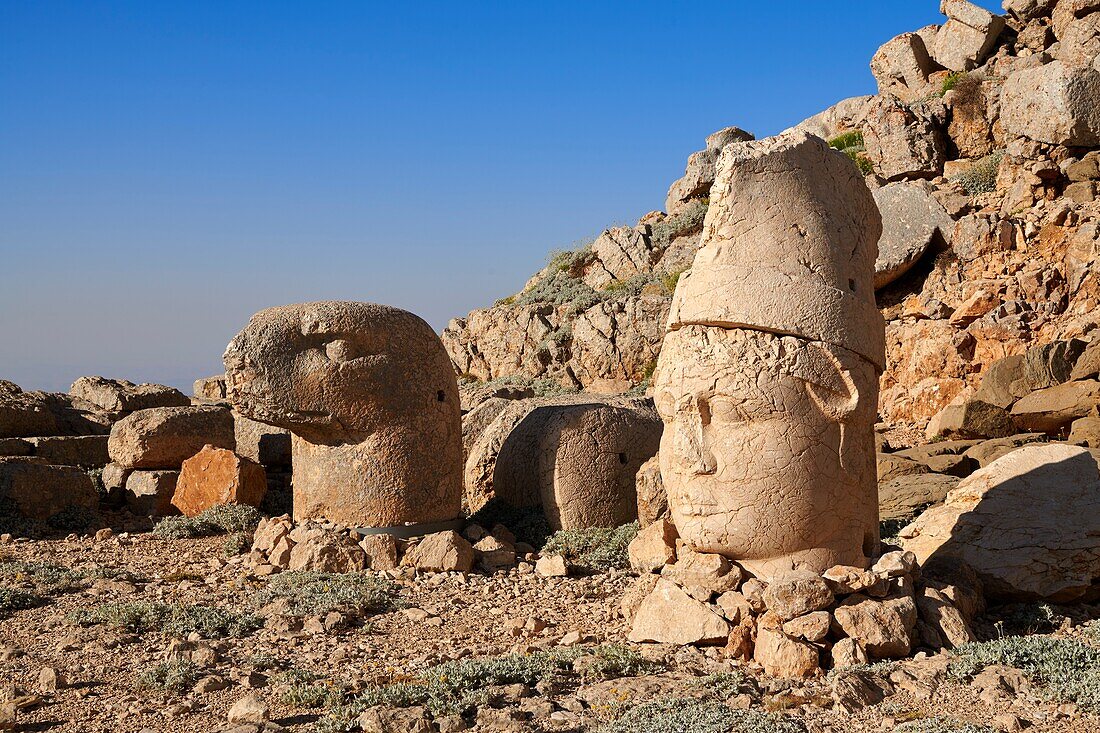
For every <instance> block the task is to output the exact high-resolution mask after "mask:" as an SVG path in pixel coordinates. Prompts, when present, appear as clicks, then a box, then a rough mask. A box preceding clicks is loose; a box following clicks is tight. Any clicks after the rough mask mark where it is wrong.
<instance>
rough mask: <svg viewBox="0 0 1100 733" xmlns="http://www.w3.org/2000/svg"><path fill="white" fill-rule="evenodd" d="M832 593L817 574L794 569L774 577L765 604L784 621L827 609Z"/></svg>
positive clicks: (765, 596) (767, 590)
mask: <svg viewBox="0 0 1100 733" xmlns="http://www.w3.org/2000/svg"><path fill="white" fill-rule="evenodd" d="M832 602H833V592H832V591H831V590H830V589H829V586H828V584H827V583H826V582H825V579H824V578H822V577H821V576H820V575H818V574H817V573H815V572H812V571H808V570H795V571H792V572H789V573H785V574H784V575H781V576H778V577H776V578H774V579H773V580H772V581H771V582H770V583H769V584H768V587H767V589H766V590H765V591H764V603H765V604H766V605H767V607H768V610H769V611H770V612H772V613H774V614H775V615H776V616H777V617H778V618H779V619H780V620H781V621H790V620H791V619H793V618H795V617H796V616H802V615H803V614H807V613H811V612H813V611H820V610H822V609H825V608H828V607H829V606H830V605H831V604H832Z"/></svg>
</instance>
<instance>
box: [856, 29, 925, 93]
mask: <svg viewBox="0 0 1100 733" xmlns="http://www.w3.org/2000/svg"><path fill="white" fill-rule="evenodd" d="M935 69H936V63H935V62H934V61H932V59H931V58H930V57H929V55H928V49H926V48H925V47H924V39H923V38H921V37H920V35H919V34H917V33H902V34H901V35H900V36H895V37H894V38H891V39H890V40H889V41H887V42H886V43H884V44H883V45H882V46H881V47H880V48H879V50H878V51H876V52H875V55H874V56H873V57H871V73H872V74H873V75H874V77H875V81H876V82H877V83H878V93H879V94H893V95H894V96H896V97H898V98H899V99H903V100H910V99H915V98H918V97H920V96H923V95H924V93H925V91H926V89H925V88H926V87H927V86H928V76H929V74H931V73H932V72H933V71H935Z"/></svg>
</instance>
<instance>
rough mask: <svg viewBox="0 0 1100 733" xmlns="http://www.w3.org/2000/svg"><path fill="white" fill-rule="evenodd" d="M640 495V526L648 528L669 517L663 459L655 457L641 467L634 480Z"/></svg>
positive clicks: (636, 490)
mask: <svg viewBox="0 0 1100 733" xmlns="http://www.w3.org/2000/svg"><path fill="white" fill-rule="evenodd" d="M634 488H635V492H636V493H637V495H638V524H639V525H640V526H642V527H648V526H649V525H650V524H653V523H654V522H656V521H657V520H658V519H660V518H661V517H666V516H668V496H667V495H666V494H665V484H664V481H662V480H661V459H660V457H658V456H653V457H652V458H650V459H648V460H647V461H646V462H645V463H643V464H642V465H641V467H640V468H639V469H638V475H637V476H636V477H635V479H634Z"/></svg>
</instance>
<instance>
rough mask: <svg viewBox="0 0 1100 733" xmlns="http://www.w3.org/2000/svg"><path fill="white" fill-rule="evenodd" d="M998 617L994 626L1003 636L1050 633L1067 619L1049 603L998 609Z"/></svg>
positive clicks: (1022, 604) (1016, 604) (1026, 604)
mask: <svg viewBox="0 0 1100 733" xmlns="http://www.w3.org/2000/svg"><path fill="white" fill-rule="evenodd" d="M990 615H993V614H992V613H991V614H990ZM996 615H997V616H999V618H998V619H997V621H996V622H995V623H994V626H995V627H996V629H997V632H998V633H999V634H1000V635H1001V636H1024V635H1028V634H1045V633H1050V632H1052V631H1056V630H1057V629H1058V627H1060V626H1061V625H1062V622H1063V621H1064V620H1065V619H1066V616H1065V615H1064V614H1062V613H1060V612H1059V611H1058V610H1057V609H1055V607H1054V606H1052V605H1050V604H1049V603H1015V604H1012V605H1010V606H1003V607H1001V608H1000V609H997V612H996Z"/></svg>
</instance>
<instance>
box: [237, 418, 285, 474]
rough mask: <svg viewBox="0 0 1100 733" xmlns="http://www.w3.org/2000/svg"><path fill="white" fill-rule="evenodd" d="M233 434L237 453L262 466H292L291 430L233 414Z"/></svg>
mask: <svg viewBox="0 0 1100 733" xmlns="http://www.w3.org/2000/svg"><path fill="white" fill-rule="evenodd" d="M233 435H234V437H235V439H236V441H237V449H236V451H237V454H238V455H242V456H244V457H245V458H247V459H249V460H250V461H255V462H256V463H259V464H260V465H261V466H267V467H270V468H290V466H291V447H290V445H291V440H290V431H289V430H286V429H285V428H277V427H275V426H273V425H267V424H266V423H262V422H258V421H256V420H249V419H248V418H247V417H245V416H243V415H238V414H236V413H234V414H233Z"/></svg>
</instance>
